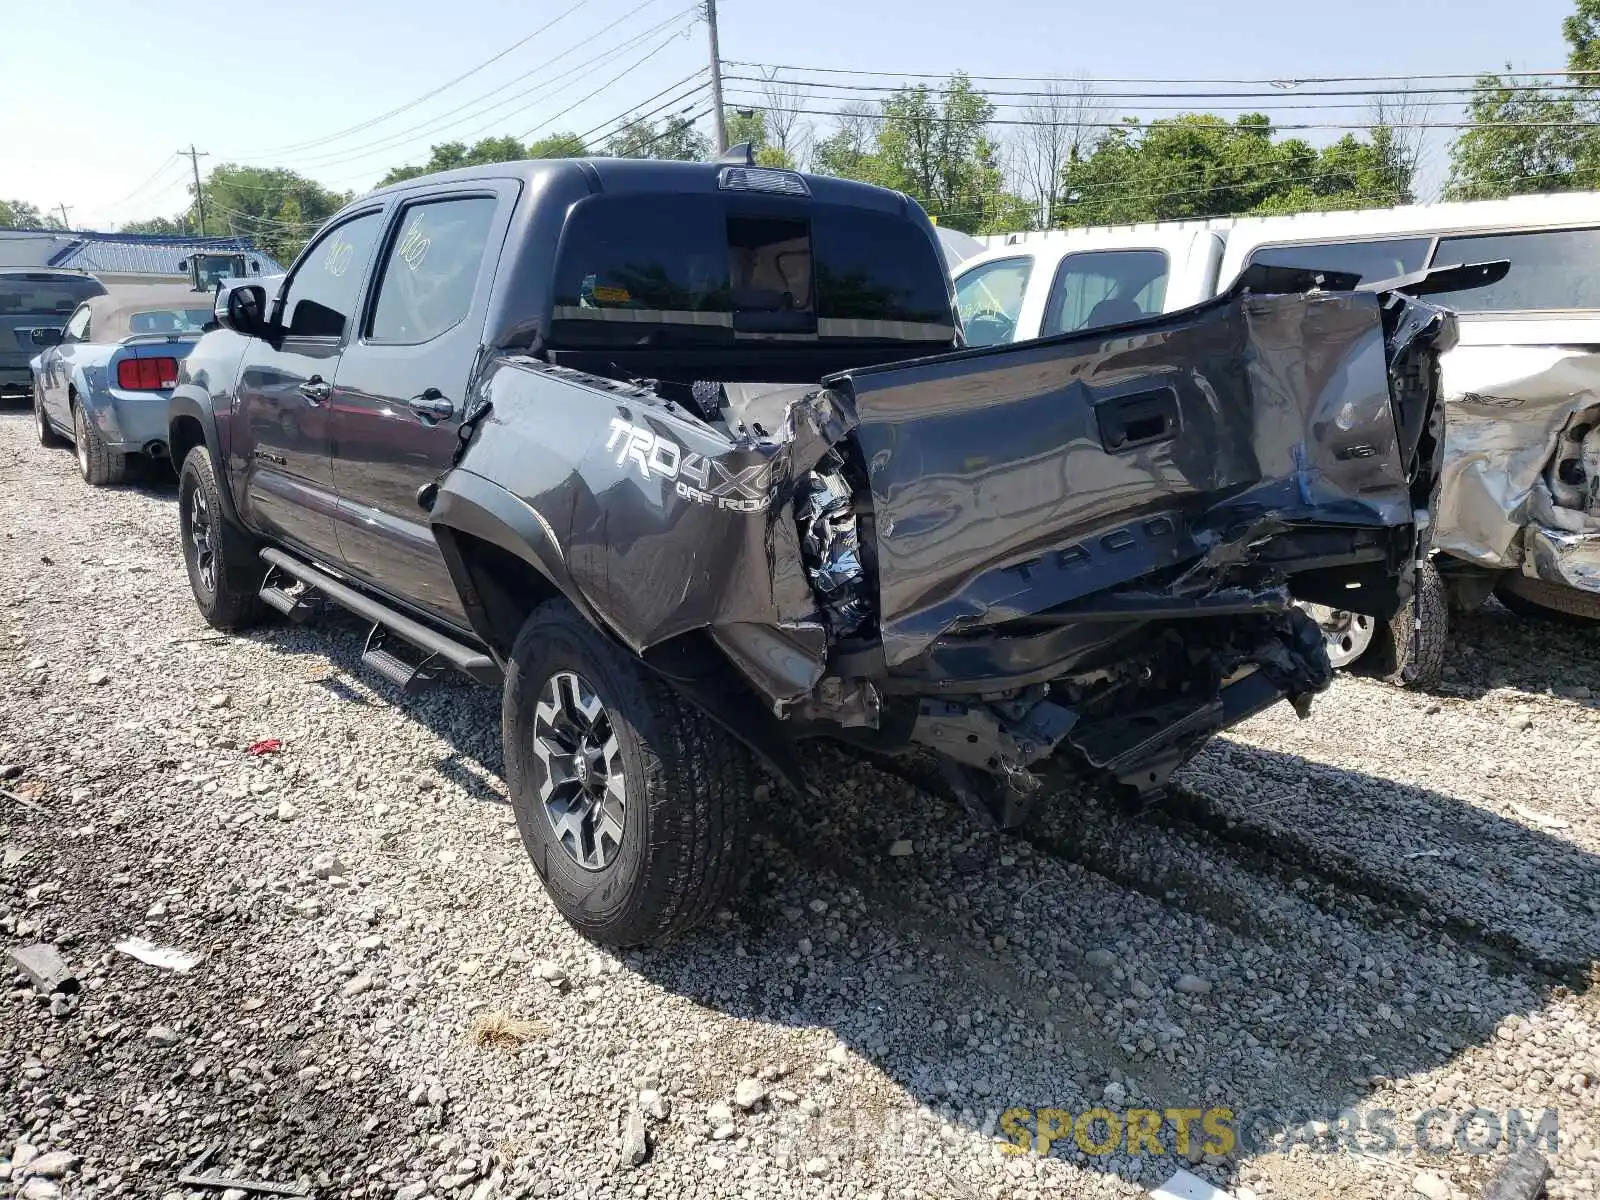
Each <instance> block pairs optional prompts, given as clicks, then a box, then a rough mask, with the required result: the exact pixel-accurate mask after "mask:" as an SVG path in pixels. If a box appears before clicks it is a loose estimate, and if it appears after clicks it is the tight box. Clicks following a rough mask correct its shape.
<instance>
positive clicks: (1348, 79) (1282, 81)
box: [725, 59, 1600, 88]
mask: <svg viewBox="0 0 1600 1200" xmlns="http://www.w3.org/2000/svg"><path fill="white" fill-rule="evenodd" d="M725 64H726V65H727V66H730V67H750V68H752V69H753V70H757V71H800V72H804V73H805V74H808V75H865V76H871V77H874V78H881V79H949V78H950V77H951V76H952V75H963V76H965V77H966V78H967V79H970V80H974V81H976V80H993V81H996V82H1000V83H1086V84H1090V85H1093V84H1099V83H1129V84H1147V85H1151V86H1154V85H1157V84H1171V85H1173V86H1179V85H1189V84H1193V85H1197V86H1198V85H1201V84H1208V85H1218V86H1230V87H1231V86H1238V87H1252V86H1253V87H1272V88H1294V87H1304V86H1306V85H1308V84H1325V83H1382V82H1385V81H1389V80H1402V81H1403V80H1419V81H1421V82H1424V83H1430V82H1434V81H1437V80H1445V79H1483V78H1489V77H1495V78H1500V79H1528V78H1535V77H1539V78H1548V77H1550V76H1552V75H1565V76H1582V77H1584V78H1589V77H1591V76H1600V70H1585V71H1573V70H1568V69H1567V68H1565V67H1563V68H1560V69H1559V70H1554V71H1459V72H1454V73H1445V74H1433V75H1412V74H1407V73H1404V72H1397V73H1395V74H1390V75H1302V76H1288V77H1280V78H1277V79H1272V78H1266V79H1261V78H1257V79H1193V78H1191V79H1160V78H1153V77H1151V76H1126V77H1123V76H1111V75H1107V76H1102V77H1098V78H1095V77H1089V76H1079V77H1066V78H1064V77H1062V76H1060V75H974V74H972V73H970V72H967V71H867V70H856V69H854V68H851V67H802V66H795V65H793V64H784V63H759V62H747V61H742V60H736V59H727V60H725ZM786 82H801V81H794V80H789V81H786Z"/></svg>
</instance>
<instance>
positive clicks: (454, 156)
mask: <svg viewBox="0 0 1600 1200" xmlns="http://www.w3.org/2000/svg"><path fill="white" fill-rule="evenodd" d="M547 140H548V139H547ZM429 151H430V153H429V155H428V161H427V162H425V163H423V164H422V165H421V166H404V167H392V168H391V169H390V170H389V172H388V174H386V175H385V176H384V177H383V178H382V179H380V180H378V186H379V187H387V186H388V185H389V184H391V183H399V182H400V181H401V180H403V179H415V178H417V177H418V176H419V175H432V174H434V173H435V172H437V171H454V170H455V169H456V168H457V167H482V166H487V165H488V164H490V163H501V162H516V161H518V160H519V159H523V158H549V157H554V156H553V155H536V154H530V153H529V152H528V151H529V148H528V147H526V146H524V145H523V144H522V143H521V142H519V141H518V140H517V139H516V138H514V137H492V138H481V139H480V140H478V141H476V142H473V143H472V145H470V146H469V145H467V144H466V143H465V142H440V143H439V144H438V145H436V146H431V147H429Z"/></svg>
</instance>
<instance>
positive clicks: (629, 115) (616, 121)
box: [577, 67, 711, 146]
mask: <svg viewBox="0 0 1600 1200" xmlns="http://www.w3.org/2000/svg"><path fill="white" fill-rule="evenodd" d="M705 73H706V69H705V68H704V67H701V68H700V69H699V70H698V71H696V72H694V74H692V75H690V76H688V77H687V78H684V79H680V80H678V82H677V83H675V84H673V85H672V86H671V87H666V88H662V89H661V90H660V91H659V92H657V93H656V94H655V95H654V96H648V97H646V98H645V99H643V100H641V101H639V103H638V104H636V105H634V107H633V108H630V109H629V110H628V111H627V112H625V113H621V114H619V115H617V116H615V117H612V118H610V119H609V120H606V121H601V122H600V124H598V125H596V126H595V127H594V128H593V129H589V130H585V131H584V132H583V133H580V134H578V135H577V138H578V140H579V141H580V142H582V143H583V144H584V145H585V146H587V145H588V144H589V139H590V138H592V137H593V136H594V135H595V134H597V133H599V132H600V131H601V130H602V129H607V128H608V127H609V126H613V125H615V126H618V127H619V128H620V127H621V126H624V125H627V124H630V123H632V122H634V121H643V120H646V119H648V118H650V117H653V116H655V115H656V114H657V113H659V112H660V111H661V110H662V109H664V108H671V107H672V106H673V105H674V104H681V103H683V102H684V101H686V100H693V98H694V97H695V96H698V95H699V94H700V93H701V92H703V91H705V90H706V89H707V88H708V87H710V86H711V84H710V82H709V81H702V82H700V83H697V84H695V86H694V87H692V88H690V89H689V90H688V91H687V92H683V93H682V94H680V95H677V96H674V97H673V98H672V99H670V100H668V101H665V102H664V103H662V104H658V105H656V107H655V108H652V109H650V110H649V111H648V112H640V111H639V109H640V107H641V106H642V105H645V104H649V103H650V102H651V101H652V100H656V99H659V98H660V97H662V96H664V95H666V94H667V93H668V92H670V91H673V90H674V89H676V88H681V87H682V86H683V85H684V84H686V83H690V82H692V81H693V80H695V79H697V78H699V77H700V76H701V75H704V74H705ZM615 132H617V130H615V129H612V130H610V131H609V132H608V134H607V136H610V134H611V133H615Z"/></svg>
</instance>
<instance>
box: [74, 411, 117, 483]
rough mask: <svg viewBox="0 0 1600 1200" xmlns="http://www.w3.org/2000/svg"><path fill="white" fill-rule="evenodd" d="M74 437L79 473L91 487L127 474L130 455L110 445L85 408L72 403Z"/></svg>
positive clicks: (113, 481)
mask: <svg viewBox="0 0 1600 1200" xmlns="http://www.w3.org/2000/svg"><path fill="white" fill-rule="evenodd" d="M72 439H73V441H74V442H76V443H77V447H78V473H79V474H80V475H82V476H83V480H84V482H85V483H87V484H89V485H90V486H92V487H108V486H110V485H112V484H118V483H121V482H122V481H123V480H124V479H126V478H127V477H128V456H127V455H126V454H118V453H117V452H116V451H115V450H112V449H110V448H109V447H107V445H106V442H105V439H104V438H103V437H101V436H100V431H99V430H98V429H97V428H95V424H94V422H93V421H91V420H89V418H88V416H87V415H85V413H84V411H83V404H82V403H81V402H74V403H73V405H72Z"/></svg>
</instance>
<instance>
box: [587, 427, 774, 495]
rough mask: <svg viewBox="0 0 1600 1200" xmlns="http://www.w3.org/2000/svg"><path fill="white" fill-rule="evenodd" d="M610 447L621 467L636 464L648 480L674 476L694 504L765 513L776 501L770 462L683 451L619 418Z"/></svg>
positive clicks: (681, 492)
mask: <svg viewBox="0 0 1600 1200" xmlns="http://www.w3.org/2000/svg"><path fill="white" fill-rule="evenodd" d="M606 449H607V450H614V451H616V454H617V465H618V466H619V467H620V466H622V465H623V464H625V463H628V462H632V463H634V464H636V465H637V466H638V468H639V474H640V475H641V476H643V477H644V478H645V479H650V478H652V477H655V478H661V479H670V480H672V482H673V489H674V490H675V491H676V492H677V493H678V495H679V496H681V497H682V498H683V499H685V500H692V501H693V502H694V503H696V504H710V505H714V506H715V507H717V508H723V509H727V510H728V511H729V512H752V513H753V512H765V511H766V509H767V507H768V505H770V504H771V503H772V498H771V496H769V495H768V494H767V485H768V484H769V483H770V482H771V481H772V465H771V464H770V463H759V462H758V463H751V464H749V465H748V466H742V467H729V466H727V465H725V464H724V463H723V462H722V461H721V460H720V459H716V458H707V457H706V456H705V455H703V454H699V453H696V452H695V451H693V450H689V451H685V450H684V448H683V447H682V446H680V445H678V443H677V442H675V441H673V440H672V439H671V438H669V437H664V436H663V435H661V434H658V433H654V432H652V431H651V430H649V429H647V428H645V427H644V426H643V425H635V424H633V423H632V422H629V421H624V420H622V419H621V418H620V417H613V418H612V420H611V436H610V438H608V439H607V440H606Z"/></svg>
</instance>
